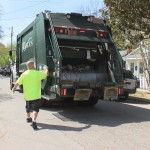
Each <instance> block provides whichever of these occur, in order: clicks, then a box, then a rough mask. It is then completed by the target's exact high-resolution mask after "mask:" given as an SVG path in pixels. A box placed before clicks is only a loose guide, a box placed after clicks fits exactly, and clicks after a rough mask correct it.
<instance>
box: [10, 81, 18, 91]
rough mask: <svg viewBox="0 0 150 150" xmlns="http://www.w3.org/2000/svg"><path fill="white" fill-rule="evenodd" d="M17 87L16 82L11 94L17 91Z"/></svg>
mask: <svg viewBox="0 0 150 150" xmlns="http://www.w3.org/2000/svg"><path fill="white" fill-rule="evenodd" d="M18 86H19V84H18V83H17V82H16V83H15V85H14V87H13V88H12V91H13V93H14V92H15V90H16V89H17V87H18Z"/></svg>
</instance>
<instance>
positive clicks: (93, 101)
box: [76, 97, 98, 106]
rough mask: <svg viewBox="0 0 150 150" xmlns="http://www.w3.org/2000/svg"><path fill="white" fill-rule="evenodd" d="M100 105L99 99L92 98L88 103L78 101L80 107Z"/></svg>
mask: <svg viewBox="0 0 150 150" xmlns="http://www.w3.org/2000/svg"><path fill="white" fill-rule="evenodd" d="M97 103H98V97H90V99H89V100H86V101H77V102H76V104H77V105H79V106H94V105H96V104H97Z"/></svg>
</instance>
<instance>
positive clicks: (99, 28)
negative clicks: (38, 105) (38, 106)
mask: <svg viewBox="0 0 150 150" xmlns="http://www.w3.org/2000/svg"><path fill="white" fill-rule="evenodd" d="M109 29H110V28H109V27H108V25H107V24H106V22H105V21H104V20H102V19H98V18H95V17H94V16H83V15H82V14H79V13H67V14H64V13H51V12H50V11H45V12H44V13H40V14H39V15H37V16H36V19H35V20H34V21H33V22H32V23H31V24H30V25H29V26H27V27H26V28H25V29H24V30H23V31H22V32H21V33H20V34H18V36H17V45H16V47H17V48H16V63H15V66H14V67H13V68H14V69H15V70H12V71H11V77H10V86H11V88H12V87H13V85H14V83H15V82H16V80H17V79H18V77H19V76H20V75H21V74H22V73H23V72H24V71H25V70H26V69H27V68H26V62H27V61H29V60H33V61H34V62H35V66H36V69H37V70H43V69H44V67H45V65H46V66H48V69H49V71H50V76H48V77H47V78H46V79H45V80H43V81H42V83H41V84H42V89H41V90H42V99H45V100H49V101H50V100H51V101H56V100H61V99H69V100H74V101H76V103H77V104H79V105H80V104H81V105H90V106H92V105H95V104H96V103H97V102H98V99H105V100H114V99H117V98H118V94H120V92H121V88H120V86H121V85H122V81H123V75H122V64H121V61H120V60H121V59H120V55H119V54H118V50H117V48H116V47H115V44H114V42H113V40H112V38H111V35H110V32H109V31H110V30H109Z"/></svg>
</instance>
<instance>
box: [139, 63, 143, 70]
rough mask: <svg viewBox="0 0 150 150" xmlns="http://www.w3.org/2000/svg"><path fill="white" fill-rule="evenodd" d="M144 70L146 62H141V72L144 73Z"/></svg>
mask: <svg viewBox="0 0 150 150" xmlns="http://www.w3.org/2000/svg"><path fill="white" fill-rule="evenodd" d="M143 72H144V63H143V62H140V65H139V73H143Z"/></svg>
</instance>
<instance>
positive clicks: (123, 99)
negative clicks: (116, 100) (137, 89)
mask: <svg viewBox="0 0 150 150" xmlns="http://www.w3.org/2000/svg"><path fill="white" fill-rule="evenodd" d="M128 98H129V93H126V92H125V93H124V95H122V96H121V97H120V100H122V101H126V100H127V99H128Z"/></svg>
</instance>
